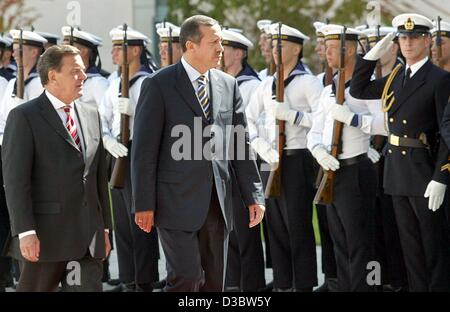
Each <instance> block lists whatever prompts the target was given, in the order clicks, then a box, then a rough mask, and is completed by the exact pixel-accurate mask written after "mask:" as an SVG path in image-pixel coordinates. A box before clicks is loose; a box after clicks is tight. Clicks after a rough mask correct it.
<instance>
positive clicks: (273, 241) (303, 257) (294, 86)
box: [246, 24, 322, 291]
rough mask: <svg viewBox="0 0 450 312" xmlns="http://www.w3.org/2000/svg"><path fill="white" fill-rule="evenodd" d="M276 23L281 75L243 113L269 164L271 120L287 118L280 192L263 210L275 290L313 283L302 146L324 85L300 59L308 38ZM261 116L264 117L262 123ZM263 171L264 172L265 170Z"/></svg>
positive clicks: (309, 194) (273, 159)
mask: <svg viewBox="0 0 450 312" xmlns="http://www.w3.org/2000/svg"><path fill="white" fill-rule="evenodd" d="M279 28H280V26H279V24H273V25H272V26H271V35H272V41H273V57H274V59H275V60H276V61H277V62H278V60H277V57H278V55H279V54H278V53H279V52H277V44H278V42H277V41H279V44H280V47H282V55H281V56H282V57H281V59H282V65H283V66H284V77H273V76H269V77H267V78H266V79H264V80H263V81H262V82H261V84H260V86H259V87H258V88H257V89H256V91H255V92H254V94H253V95H252V97H251V99H250V103H249V105H248V106H247V109H246V114H247V119H248V124H249V135H250V141H251V146H252V148H253V149H254V150H255V152H256V153H257V154H258V155H259V157H261V159H263V160H264V161H265V162H266V163H267V164H268V165H269V166H271V167H272V166H275V165H276V164H277V163H278V160H279V159H278V158H279V154H278V152H277V151H276V150H275V148H276V144H275V143H276V142H275V141H276V140H275V139H276V137H275V136H276V127H275V120H276V119H277V120H283V121H285V123H286V146H285V147H284V154H283V156H282V162H283V165H282V171H281V174H282V176H281V184H282V188H281V197H280V198H278V199H276V200H273V206H271V207H270V208H268V209H267V223H268V228H269V240H270V248H271V257H272V265H273V276H274V281H273V285H274V290H279V291H283V290H286V291H292V290H295V291H311V290H312V288H313V287H314V286H316V285H317V264H316V246H315V239H314V232H313V228H312V200H313V197H314V189H313V184H314V181H313V180H314V177H313V169H312V166H313V161H314V160H313V158H312V156H311V154H310V153H309V151H308V150H307V148H306V134H307V132H308V130H309V128H310V127H311V124H312V119H314V115H315V113H316V111H317V104H318V101H319V96H320V93H321V91H322V85H321V83H320V81H319V79H317V77H315V76H313V75H311V74H309V73H308V72H307V70H306V69H305V67H304V65H303V63H302V61H301V59H302V54H303V44H304V41H306V40H309V37H307V36H306V35H304V34H303V33H302V32H300V31H299V30H297V29H295V28H292V27H289V26H287V25H282V26H281V30H280V29H279ZM280 31H281V37H280V35H279V32H280ZM278 38H280V40H278ZM277 79H283V80H284V87H285V93H284V96H285V101H284V103H277V102H276V101H275V100H273V99H274V90H275V88H274V86H275V85H276V80H277ZM261 120H264V122H263V123H262V124H261ZM266 167H267V166H266ZM264 173H265V174H266V176H267V172H262V174H263V175H264ZM263 179H264V178H263ZM266 179H267V177H266Z"/></svg>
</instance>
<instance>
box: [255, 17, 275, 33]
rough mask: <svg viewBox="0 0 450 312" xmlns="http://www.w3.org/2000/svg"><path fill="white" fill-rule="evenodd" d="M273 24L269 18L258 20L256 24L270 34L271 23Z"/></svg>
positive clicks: (262, 30)
mask: <svg viewBox="0 0 450 312" xmlns="http://www.w3.org/2000/svg"><path fill="white" fill-rule="evenodd" d="M271 24H272V21H271V20H268V19H262V20H259V21H257V22H256V26H258V29H259V30H260V31H261V32H263V33H266V34H268V35H270V25H271Z"/></svg>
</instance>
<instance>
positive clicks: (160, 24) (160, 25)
mask: <svg viewBox="0 0 450 312" xmlns="http://www.w3.org/2000/svg"><path fill="white" fill-rule="evenodd" d="M169 27H170V28H172V29H173V28H180V27H179V26H177V25H175V24H172V23H170V22H160V23H156V24H155V28H156V29H157V30H158V29H160V28H169Z"/></svg>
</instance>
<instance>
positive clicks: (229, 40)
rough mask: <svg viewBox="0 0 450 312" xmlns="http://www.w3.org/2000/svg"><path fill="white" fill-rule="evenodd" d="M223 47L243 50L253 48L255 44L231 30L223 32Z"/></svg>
mask: <svg viewBox="0 0 450 312" xmlns="http://www.w3.org/2000/svg"><path fill="white" fill-rule="evenodd" d="M222 45H224V46H230V47H234V48H238V49H242V50H248V49H251V48H253V43H252V42H251V41H250V40H249V39H248V38H246V37H245V36H244V35H243V34H241V33H239V32H236V31H234V30H231V29H224V30H222Z"/></svg>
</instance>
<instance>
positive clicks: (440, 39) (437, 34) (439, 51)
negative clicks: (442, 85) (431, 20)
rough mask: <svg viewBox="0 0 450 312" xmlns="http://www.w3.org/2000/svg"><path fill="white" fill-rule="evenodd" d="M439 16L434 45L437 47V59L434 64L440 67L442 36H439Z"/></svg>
mask: <svg viewBox="0 0 450 312" xmlns="http://www.w3.org/2000/svg"><path fill="white" fill-rule="evenodd" d="M441 20H442V19H441V17H440V16H438V19H437V33H436V47H437V60H436V65H437V66H439V67H440V68H444V64H443V61H442V37H441Z"/></svg>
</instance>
